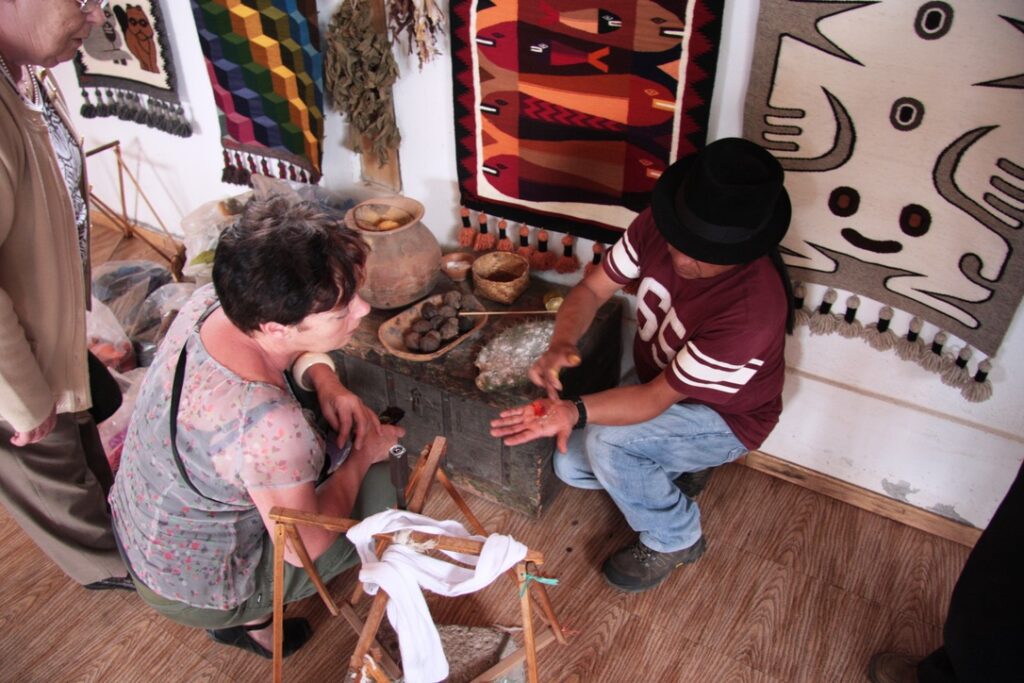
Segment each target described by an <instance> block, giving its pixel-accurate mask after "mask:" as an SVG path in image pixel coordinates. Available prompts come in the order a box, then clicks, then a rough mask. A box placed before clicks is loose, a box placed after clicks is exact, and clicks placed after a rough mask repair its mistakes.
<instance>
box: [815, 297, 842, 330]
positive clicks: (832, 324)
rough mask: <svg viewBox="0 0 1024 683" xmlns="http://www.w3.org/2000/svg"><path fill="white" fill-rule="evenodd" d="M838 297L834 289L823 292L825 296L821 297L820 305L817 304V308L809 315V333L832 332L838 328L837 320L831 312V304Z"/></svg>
mask: <svg viewBox="0 0 1024 683" xmlns="http://www.w3.org/2000/svg"><path fill="white" fill-rule="evenodd" d="M838 298H839V295H838V294H837V293H836V290H834V289H830V290H828V291H827V292H825V296H824V297H822V299H821V305H820V306H818V310H816V311H815V312H814V313H813V314H812V315H811V320H810V322H809V323H807V326H808V327H810V328H811V334H832V333H833V332H835V331H836V330H837V329H838V327H839V320H838V319H837V318H836V316H835V315H833V314H832V304H834V303H835V302H836V299H838Z"/></svg>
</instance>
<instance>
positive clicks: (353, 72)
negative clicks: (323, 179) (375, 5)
mask: <svg viewBox="0 0 1024 683" xmlns="http://www.w3.org/2000/svg"><path fill="white" fill-rule="evenodd" d="M370 15H371V12H370V7H369V3H367V2H366V0H346V1H345V2H344V3H342V5H341V6H340V7H338V10H337V11H336V12H335V13H334V16H333V17H331V22H330V24H329V25H328V28H327V35H326V37H325V38H326V56H325V59H324V79H325V86H326V88H327V93H328V96H329V97H330V101H331V104H332V105H334V108H335V109H337V110H338V111H340V112H342V113H343V114H345V116H346V117H347V118H348V122H349V125H350V126H352V130H353V132H354V133H355V134H356V135H357V136H359V137H362V138H366V139H367V140H368V141H369V142H370V145H371V147H372V149H373V153H374V155H375V156H376V157H377V158H378V159H379V160H380V162H381V165H382V166H383V165H384V164H385V163H387V161H388V152H389V150H392V149H397V148H398V143H399V142H401V139H402V138H401V134H400V133H399V132H398V123H397V122H396V121H395V108H394V106H393V104H392V99H391V86H392V84H394V82H395V80H396V79H397V78H398V66H397V65H396V64H395V59H394V57H393V56H392V55H391V44H390V42H389V41H388V39H387V36H385V35H383V34H381V33H377V32H376V31H375V30H374V29H373V26H372V25H371V19H370Z"/></svg>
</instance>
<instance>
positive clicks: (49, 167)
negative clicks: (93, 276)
mask: <svg viewBox="0 0 1024 683" xmlns="http://www.w3.org/2000/svg"><path fill="white" fill-rule="evenodd" d="M41 80H42V81H43V83H44V87H45V89H46V91H47V94H48V95H49V96H50V101H51V102H53V103H54V104H55V106H56V107H57V111H58V112H59V113H60V115H61V118H63V119H64V122H65V123H66V124H67V125H68V129H69V130H71V131H74V128H73V127H72V125H71V121H70V118H69V116H68V113H67V109H66V107H65V105H64V100H63V98H62V97H61V96H60V94H59V92H58V90H57V86H56V83H55V82H54V81H53V78H52V77H48V76H45V75H43V76H42V77H41ZM9 85H10V84H9V83H3V82H0V419H2V420H4V421H5V422H7V423H9V424H10V425H11V426H12V427H13V428H14V429H16V430H18V431H21V432H24V431H28V430H30V429H33V428H34V427H36V426H38V425H39V424H40V423H42V421H43V420H45V419H46V417H47V415H49V414H50V408H51V407H52V406H53V405H54V404H56V406H57V412H58V413H65V412H75V411H79V410H84V409H86V408H88V407H89V405H90V398H89V378H88V365H87V363H86V339H85V307H86V282H85V275H84V273H83V266H82V259H81V256H80V255H79V250H78V235H77V230H76V228H75V219H74V211H73V209H72V206H71V199H70V198H69V197H68V193H67V190H66V189H65V186H64V179H63V176H62V175H61V171H60V168H59V167H58V165H57V160H56V158H55V157H54V153H53V149H52V148H51V146H50V135H49V131H48V130H47V127H46V120H45V119H44V117H43V115H42V113H40V112H37V111H34V110H32V109H31V108H29V107H28V106H26V105H25V103H24V102H23V101H22V100H21V98H19V97H18V95H17V93H15V92H14V89H13V88H11V87H9ZM83 161H84V156H83ZM83 166H84V163H83ZM84 175H85V174H84V168H83V178H82V185H83V191H84V188H85V187H86V185H85V177H84Z"/></svg>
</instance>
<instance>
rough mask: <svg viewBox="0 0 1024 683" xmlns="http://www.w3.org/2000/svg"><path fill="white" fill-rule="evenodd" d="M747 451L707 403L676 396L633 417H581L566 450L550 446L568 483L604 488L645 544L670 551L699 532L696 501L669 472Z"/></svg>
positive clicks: (557, 468)
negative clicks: (651, 413) (624, 421)
mask: <svg viewBox="0 0 1024 683" xmlns="http://www.w3.org/2000/svg"><path fill="white" fill-rule="evenodd" d="M746 452H747V448H746V447H745V446H744V445H743V443H742V442H740V440H739V439H737V438H736V436H735V435H734V434H733V433H732V430H731V429H729V426H728V425H727V424H726V423H725V420H723V419H722V417H721V416H720V415H719V414H718V413H716V412H715V411H714V410H712V409H711V408H709V407H707V406H705V405H698V404H693V403H681V404H680V403H677V404H675V405H672V406H671V407H669V409H668V410H666V411H665V412H664V413H662V414H661V415H659V416H657V417H655V418H654V419H652V420H649V421H647V422H641V423H639V424H634V425H626V426H607V425H594V424H592V425H587V426H586V428H584V429H583V430H582V431H579V432H574V433H573V435H572V438H570V440H569V451H568V453H566V454H564V455H563V454H562V453H557V452H556V453H555V457H554V465H555V474H557V475H558V478H559V479H561V480H562V481H564V482H565V483H566V484H568V485H569V486H574V487H576V488H581V489H604V490H605V491H607V492H608V495H610V496H611V498H612V500H613V501H615V504H616V505H617V506H618V508H619V510H621V511H622V514H623V515H624V516H625V517H626V522H628V523H629V526H630V527H632V528H633V530H634V531H637V532H639V534H640V540H641V541H642V542H643V544H644V545H646V546H647V547H648V548H651V549H652V550H656V551H658V552H672V551H675V550H682V549H683V548H689V547H690V546H691V545H693V544H694V543H696V542H697V541H698V539H700V537H701V530H700V510H699V509H698V508H697V503H696V502H694V501H693V500H691V499H689V498H687V497H686V496H685V495H683V493H682V491H680V490H679V487H677V486H676V485H675V481H674V480H675V479H676V478H677V477H678V476H679V475H681V474H683V473H684V472H695V471H697V470H701V469H704V468H706V467H715V466H718V465H721V464H723V463H726V462H731V461H733V460H735V459H736V458H738V457H740V456H741V455H743V454H745V453H746Z"/></svg>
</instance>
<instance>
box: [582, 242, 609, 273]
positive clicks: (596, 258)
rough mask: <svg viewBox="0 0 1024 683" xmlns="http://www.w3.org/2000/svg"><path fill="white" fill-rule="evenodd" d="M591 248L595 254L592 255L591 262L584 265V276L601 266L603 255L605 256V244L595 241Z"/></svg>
mask: <svg viewBox="0 0 1024 683" xmlns="http://www.w3.org/2000/svg"><path fill="white" fill-rule="evenodd" d="M591 250H592V251H593V252H594V255H593V257H591V260H590V263H588V264H587V265H585V266H583V277H586V276H588V275H590V273H591V272H592V271H593V270H594V269H595V268H600V267H601V257H602V256H604V245H603V244H601V243H600V242H594V246H593V247H591Z"/></svg>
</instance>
